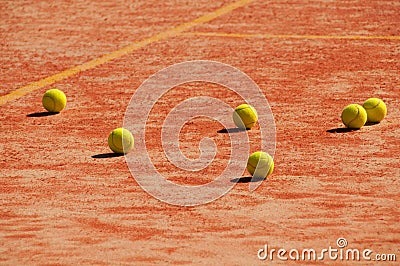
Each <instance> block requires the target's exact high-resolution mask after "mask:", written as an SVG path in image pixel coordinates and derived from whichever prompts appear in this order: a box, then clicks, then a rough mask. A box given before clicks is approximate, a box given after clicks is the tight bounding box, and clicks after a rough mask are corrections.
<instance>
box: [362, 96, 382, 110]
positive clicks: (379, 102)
mask: <svg viewBox="0 0 400 266" xmlns="http://www.w3.org/2000/svg"><path fill="white" fill-rule="evenodd" d="M381 102H382V101H381V100H380V99H378V103H377V104H376V105H375V106H374V107H370V108H366V107H364V108H365V109H368V110H370V109H374V108H376V107H378V106H379V105H380V104H381Z"/></svg>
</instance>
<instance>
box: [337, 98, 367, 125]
mask: <svg viewBox="0 0 400 266" xmlns="http://www.w3.org/2000/svg"><path fill="white" fill-rule="evenodd" d="M342 122H343V124H344V125H345V126H346V127H348V128H354V129H359V128H361V127H362V126H364V125H365V123H366V122H367V112H366V111H365V109H364V107H362V106H361V105H359V104H349V105H347V106H346V107H345V108H344V109H343V111H342Z"/></svg>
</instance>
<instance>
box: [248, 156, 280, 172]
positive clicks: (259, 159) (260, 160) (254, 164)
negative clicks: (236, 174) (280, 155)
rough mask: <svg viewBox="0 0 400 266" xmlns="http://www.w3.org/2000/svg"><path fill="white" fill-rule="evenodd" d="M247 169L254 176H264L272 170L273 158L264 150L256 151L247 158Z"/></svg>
mask: <svg viewBox="0 0 400 266" xmlns="http://www.w3.org/2000/svg"><path fill="white" fill-rule="evenodd" d="M247 171H249V173H250V174H251V175H252V176H253V177H256V178H266V177H267V176H269V175H270V174H272V172H273V171H274V160H273V159H272V156H271V155H269V154H268V153H266V152H262V151H256V152H254V153H252V154H251V155H250V156H249V159H248V160H247Z"/></svg>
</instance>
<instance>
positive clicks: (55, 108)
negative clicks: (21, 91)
mask: <svg viewBox="0 0 400 266" xmlns="http://www.w3.org/2000/svg"><path fill="white" fill-rule="evenodd" d="M42 104H43V107H44V108H45V109H46V110H47V111H49V112H50V113H58V112H61V111H62V110H63V109H64V108H65V106H66V105H67V97H66V96H65V94H64V92H62V91H60V90H59V89H50V90H48V91H46V92H45V94H44V95H43V98H42Z"/></svg>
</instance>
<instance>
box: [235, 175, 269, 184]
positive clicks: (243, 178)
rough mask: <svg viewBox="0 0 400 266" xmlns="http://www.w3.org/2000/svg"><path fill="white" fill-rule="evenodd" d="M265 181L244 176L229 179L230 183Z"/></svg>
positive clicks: (262, 178) (263, 178) (261, 178)
mask: <svg viewBox="0 0 400 266" xmlns="http://www.w3.org/2000/svg"><path fill="white" fill-rule="evenodd" d="M264 180H266V178H265V177H252V176H244V177H238V178H234V179H231V182H232V183H255V182H261V181H264Z"/></svg>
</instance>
